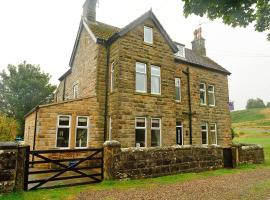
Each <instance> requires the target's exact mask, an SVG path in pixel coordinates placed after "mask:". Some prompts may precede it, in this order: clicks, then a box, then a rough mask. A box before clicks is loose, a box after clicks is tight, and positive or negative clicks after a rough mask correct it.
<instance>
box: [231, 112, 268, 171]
mask: <svg viewBox="0 0 270 200" xmlns="http://www.w3.org/2000/svg"><path fill="white" fill-rule="evenodd" d="M232 122H233V124H232V126H233V128H234V129H235V131H236V133H237V134H236V135H237V137H236V138H235V139H234V142H235V143H239V142H240V143H251V144H261V145H263V147H264V150H265V158H266V163H265V165H268V166H270V109H269V108H267V109H250V110H243V111H236V112H233V113H232Z"/></svg>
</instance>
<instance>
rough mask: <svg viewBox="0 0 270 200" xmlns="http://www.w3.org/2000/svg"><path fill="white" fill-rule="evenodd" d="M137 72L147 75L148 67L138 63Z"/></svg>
mask: <svg viewBox="0 0 270 200" xmlns="http://www.w3.org/2000/svg"><path fill="white" fill-rule="evenodd" d="M136 72H140V73H144V74H145V73H146V65H145V64H144V63H136Z"/></svg>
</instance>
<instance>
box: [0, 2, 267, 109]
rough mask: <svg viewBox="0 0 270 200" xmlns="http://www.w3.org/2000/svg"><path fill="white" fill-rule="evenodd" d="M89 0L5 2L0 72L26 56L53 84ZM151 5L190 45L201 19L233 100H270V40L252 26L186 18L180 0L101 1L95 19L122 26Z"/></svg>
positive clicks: (0, 5) (240, 104)
mask: <svg viewBox="0 0 270 200" xmlns="http://www.w3.org/2000/svg"><path fill="white" fill-rule="evenodd" d="M84 1H85V0H5V1H4V0H1V1H0V70H2V69H5V68H6V67H7V65H8V64H14V65H17V64H19V63H21V62H23V61H24V60H26V61H27V62H28V63H32V64H40V66H41V68H42V70H43V71H45V72H48V73H50V74H51V75H52V82H53V83H55V84H58V78H59V77H60V76H61V75H62V74H63V73H64V72H65V71H66V70H67V69H68V68H69V66H68V63H69V59H70V55H71V52H72V48H73V45H74V41H75V38H76V34H77V31H78V27H79V21H80V17H81V13H82V5H83V3H84ZM150 8H153V11H154V13H155V14H156V16H157V17H158V19H159V20H160V22H161V24H162V25H163V26H164V28H165V29H166V31H167V32H168V34H169V35H170V36H171V38H172V39H173V40H175V41H177V42H180V43H183V44H185V45H186V46H187V47H188V48H190V47H191V41H192V39H193V31H194V30H195V28H197V27H198V25H199V23H203V25H202V29H203V37H204V38H205V39H206V50H207V56H209V57H211V58H212V59H213V60H215V61H216V62H218V63H219V64H220V65H222V66H223V67H225V68H226V69H228V70H229V71H230V72H232V75H231V76H230V78H229V85H230V99H231V101H234V102H235V106H236V108H237V109H243V108H244V107H245V104H246V101H247V99H249V98H255V97H260V98H262V99H264V100H265V101H270V42H267V41H266V35H267V33H258V32H255V31H254V28H253V26H250V27H248V28H246V29H244V28H235V29H234V28H231V27H229V26H226V25H223V24H222V22H221V21H220V20H216V21H211V22H210V21H209V20H208V19H206V18H203V19H202V18H199V17H196V16H192V17H189V18H188V19H185V18H184V17H183V3H182V1H181V0H167V1H164V0H128V1H127V0H114V1H112V0H99V8H98V9H97V20H98V21H101V22H104V23H108V24H111V25H114V26H118V27H120V28H121V27H124V26H125V25H127V24H128V23H130V22H131V21H132V20H134V19H136V18H137V17H139V16H140V15H142V14H143V13H145V12H146V11H148V10H149V9H150Z"/></svg>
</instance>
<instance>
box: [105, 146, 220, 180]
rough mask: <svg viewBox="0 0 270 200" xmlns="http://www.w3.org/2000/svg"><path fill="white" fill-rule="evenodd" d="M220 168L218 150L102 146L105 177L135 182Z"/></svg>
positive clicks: (190, 147)
mask: <svg viewBox="0 0 270 200" xmlns="http://www.w3.org/2000/svg"><path fill="white" fill-rule="evenodd" d="M222 167H223V150H222V148H220V147H214V146H212V147H210V146H209V147H201V146H185V147H181V146H173V147H155V148H147V149H146V148H126V149H121V145H120V143H118V142H116V141H113V142H106V143H105V144H104V178H105V179H126V178H130V179H138V178H148V177H157V176H164V175H169V174H175V173H182V172H199V171H205V170H212V169H218V168H222Z"/></svg>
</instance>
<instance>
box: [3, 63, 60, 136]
mask: <svg viewBox="0 0 270 200" xmlns="http://www.w3.org/2000/svg"><path fill="white" fill-rule="evenodd" d="M7 69H8V73H7V72H6V71H5V70H3V71H2V72H0V112H2V113H4V114H6V115H7V116H9V117H14V118H15V119H16V120H17V121H18V123H19V131H20V133H22V132H23V126H24V115H25V114H26V113H27V112H29V111H30V110H31V109H33V108H34V107H35V106H37V105H39V104H43V103H49V102H51V101H52V99H53V92H54V91H55V89H56V86H54V85H51V84H50V83H49V81H50V78H51V76H50V75H49V74H47V73H44V72H41V70H40V67H39V66H36V65H32V64H27V63H26V62H24V63H22V64H19V65H18V66H14V65H8V67H7Z"/></svg>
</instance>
